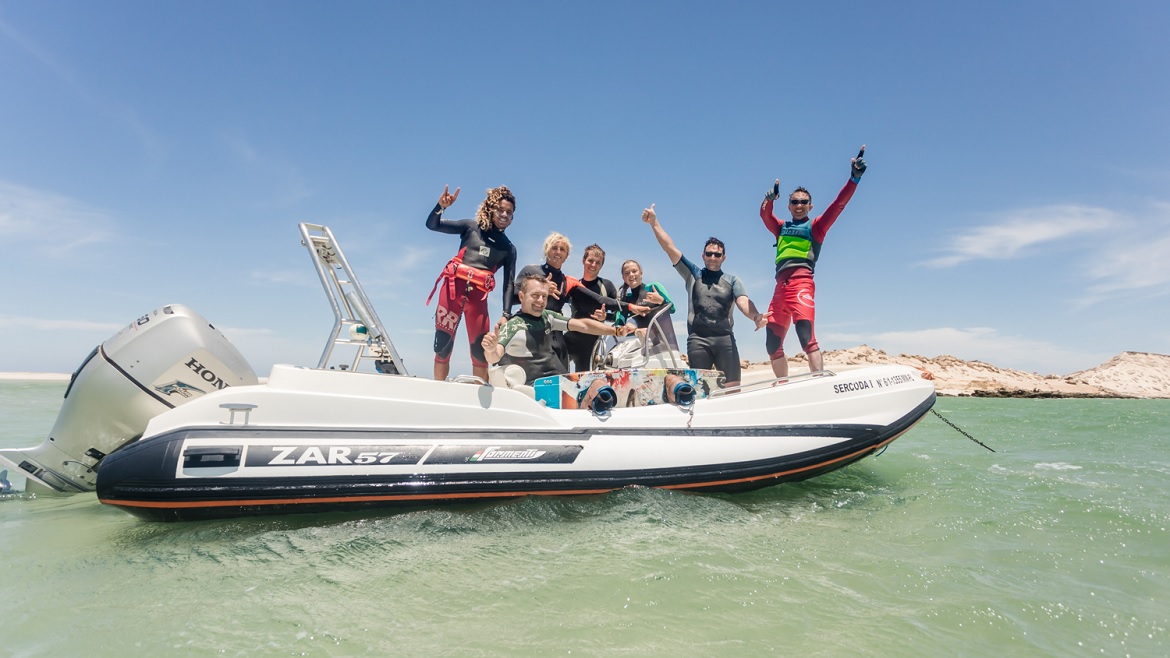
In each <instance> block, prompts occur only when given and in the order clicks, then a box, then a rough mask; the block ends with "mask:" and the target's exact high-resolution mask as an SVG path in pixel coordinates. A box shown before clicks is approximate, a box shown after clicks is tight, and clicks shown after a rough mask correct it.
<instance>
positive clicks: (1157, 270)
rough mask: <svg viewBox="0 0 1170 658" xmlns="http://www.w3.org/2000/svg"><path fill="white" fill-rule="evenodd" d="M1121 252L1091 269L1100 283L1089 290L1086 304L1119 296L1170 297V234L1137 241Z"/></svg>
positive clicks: (1093, 265)
mask: <svg viewBox="0 0 1170 658" xmlns="http://www.w3.org/2000/svg"><path fill="white" fill-rule="evenodd" d="M1127 242H1128V240H1127ZM1119 251H1120V253H1118V254H1113V255H1107V256H1105V257H1103V258H1101V259H1100V260H1096V261H1094V262H1093V263H1092V265H1091V266H1090V268H1089V273H1090V275H1091V276H1092V277H1093V278H1094V279H1097V280H1098V281H1099V283H1096V284H1094V285H1092V286H1089V288H1088V290H1087V293H1088V295H1087V297H1086V298H1085V299H1084V303H1085V304H1090V303H1094V302H1097V301H1100V300H1102V299H1105V298H1106V297H1108V296H1110V295H1115V294H1119V293H1133V292H1148V293H1150V294H1152V295H1153V296H1155V297H1161V296H1165V295H1166V294H1168V293H1170V258H1167V254H1170V232H1167V233H1166V234H1164V235H1162V236H1159V237H1152V238H1149V239H1144V240H1135V241H1133V242H1132V243H1131V244H1128V245H1127V246H1125V247H1124V248H1123V249H1120V250H1119Z"/></svg>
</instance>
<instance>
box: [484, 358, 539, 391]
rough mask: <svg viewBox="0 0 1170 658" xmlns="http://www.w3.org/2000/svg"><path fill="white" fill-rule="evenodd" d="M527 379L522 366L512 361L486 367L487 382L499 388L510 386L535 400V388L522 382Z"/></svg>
mask: <svg viewBox="0 0 1170 658" xmlns="http://www.w3.org/2000/svg"><path fill="white" fill-rule="evenodd" d="M527 379H528V375H527V374H526V373H525V372H524V368H521V367H520V366H518V365H516V364H514V363H513V364H509V365H506V366H492V367H491V368H488V383H489V384H491V385H492V386H498V387H500V388H510V389H512V390H513V391H520V392H521V393H523V394H525V395H527V396H528V397H530V398H532V399H534V400H535V399H536V389H535V388H533V387H531V386H529V385H527V384H525V383H524V382H525V381H526V380H527Z"/></svg>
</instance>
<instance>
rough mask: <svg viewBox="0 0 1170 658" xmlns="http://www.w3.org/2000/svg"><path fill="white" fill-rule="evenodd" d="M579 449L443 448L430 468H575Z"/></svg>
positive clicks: (437, 450) (430, 459)
mask: <svg viewBox="0 0 1170 658" xmlns="http://www.w3.org/2000/svg"><path fill="white" fill-rule="evenodd" d="M581 449H582V446H579V445H559V444H551V445H511V446H509V445H488V446H485V445H478V446H475V445H440V446H437V447H436V448H435V450H434V452H432V453H431V454H430V455H429V456H428V457H427V460H426V463H427V464H485V463H493V464H501V463H503V464H532V463H538V464H572V463H573V462H574V461H576V460H577V455H579V454H580V453H581Z"/></svg>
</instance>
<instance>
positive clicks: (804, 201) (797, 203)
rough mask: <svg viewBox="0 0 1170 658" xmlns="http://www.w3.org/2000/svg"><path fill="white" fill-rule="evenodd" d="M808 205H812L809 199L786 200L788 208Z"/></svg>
mask: <svg viewBox="0 0 1170 658" xmlns="http://www.w3.org/2000/svg"><path fill="white" fill-rule="evenodd" d="M810 203H812V201H810V200H809V199H789V200H788V205H790V206H807V205H808V204H810Z"/></svg>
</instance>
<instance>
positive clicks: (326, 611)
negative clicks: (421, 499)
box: [0, 381, 1170, 657]
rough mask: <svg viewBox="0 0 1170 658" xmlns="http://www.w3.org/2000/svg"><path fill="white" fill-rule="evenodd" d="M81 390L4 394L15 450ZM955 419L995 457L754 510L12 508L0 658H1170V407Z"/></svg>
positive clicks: (4, 530) (975, 405)
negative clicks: (66, 396)
mask: <svg viewBox="0 0 1170 658" xmlns="http://www.w3.org/2000/svg"><path fill="white" fill-rule="evenodd" d="M64 390H65V384H64V383H61V382H52V383H44V382H12V381H7V382H0V447H23V446H31V445H36V444H39V443H40V442H41V441H42V440H43V439H44V437H45V436H46V435H47V434H48V431H49V429H50V427H51V426H52V424H53V420H54V419H55V418H56V414H57V409H58V406H59V404H60V401H61V395H62V394H63V392H64ZM935 409H936V410H938V411H939V412H941V413H942V414H943V415H944V416H946V417H947V418H948V419H950V420H951V421H953V422H954V423H956V424H957V425H958V426H960V427H962V428H963V429H964V430H966V431H967V432H969V433H970V434H971V435H973V436H974V437H975V438H977V439H979V440H980V441H983V442H984V443H986V444H988V445H990V446H991V447H992V448H994V449H995V450H996V451H997V452H995V453H991V452H988V451H987V450H985V449H983V448H981V447H979V446H978V445H976V444H975V443H973V442H971V441H969V440H968V439H966V438H964V437H963V436H962V435H961V434H959V433H958V432H956V431H955V430H954V429H952V428H951V427H949V426H947V425H946V424H944V423H943V422H942V421H941V420H939V419H938V418H936V417H934V416H933V415H928V416H927V417H926V419H925V420H923V422H922V423H920V424H919V425H918V426H917V427H915V428H914V429H913V430H911V431H910V432H909V433H908V434H906V435H905V436H903V437H902V438H901V439H899V440H898V441H896V442H894V443H893V444H892V445H891V446H890V447H889V449H887V450H886V451H885V452H884V453H883V454H881V455H879V456H877V457H876V458H874V457H871V458H867V459H865V460H863V461H861V462H859V463H857V464H854V465H852V466H849V467H847V468H845V469H843V470H841V471H837V472H836V473H833V474H830V475H827V476H824V477H821V478H819V479H816V480H812V481H809V482H805V483H800V484H794V485H781V486H777V487H772V488H769V489H764V490H761V491H757V492H754V493H749V494H740V495H696V494H687V493H676V492H665V491H658V490H645V489H629V490H623V491H618V492H615V493H612V494H609V495H606V496H600V497H588V498H564V499H548V498H531V499H522V500H517V501H512V502H505V503H498V504H491V505H478V506H473V507H460V508H454V509H452V508H447V509H430V510H421V511H411V512H408V513H399V514H393V513H383V514H370V513H363V514H332V515H307V516H285V517H270V518H258V519H244V520H233V521H207V522H196V523H181V524H158V523H149V522H145V521H140V520H138V519H135V518H134V517H131V516H129V515H128V514H126V513H124V512H121V511H119V510H116V509H113V508H107V507H105V506H103V505H101V504H99V503H98V502H97V501H96V499H95V498H94V496H93V495H92V494H88V495H77V496H73V497H67V498H50V497H43V496H42V497H39V498H29V497H25V496H15V497H7V498H5V499H3V500H0V560H3V562H2V564H3V570H2V571H0V586H2V588H3V589H0V622H2V623H0V629H2V630H0V656H70V655H84V656H91V657H93V656H97V657H101V656H152V655H164V654H165V655H175V656H556V655H566V656H569V655H572V656H763V655H778V656H900V657H901V656H931V657H934V656H1000V655H1002V656H1166V655H1170V532H1168V528H1170V431H1168V429H1167V424H1168V423H1170V401H1168V400H1011V399H1008V400H996V399H968V398H940V399H939V402H938V404H937V405H936V407H935ZM10 478H12V479H13V480H14V483H15V484H17V485H18V486H20V487H22V488H23V481H20V478H19V476H18V475H17V474H15V473H13V474H11V475H10Z"/></svg>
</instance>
